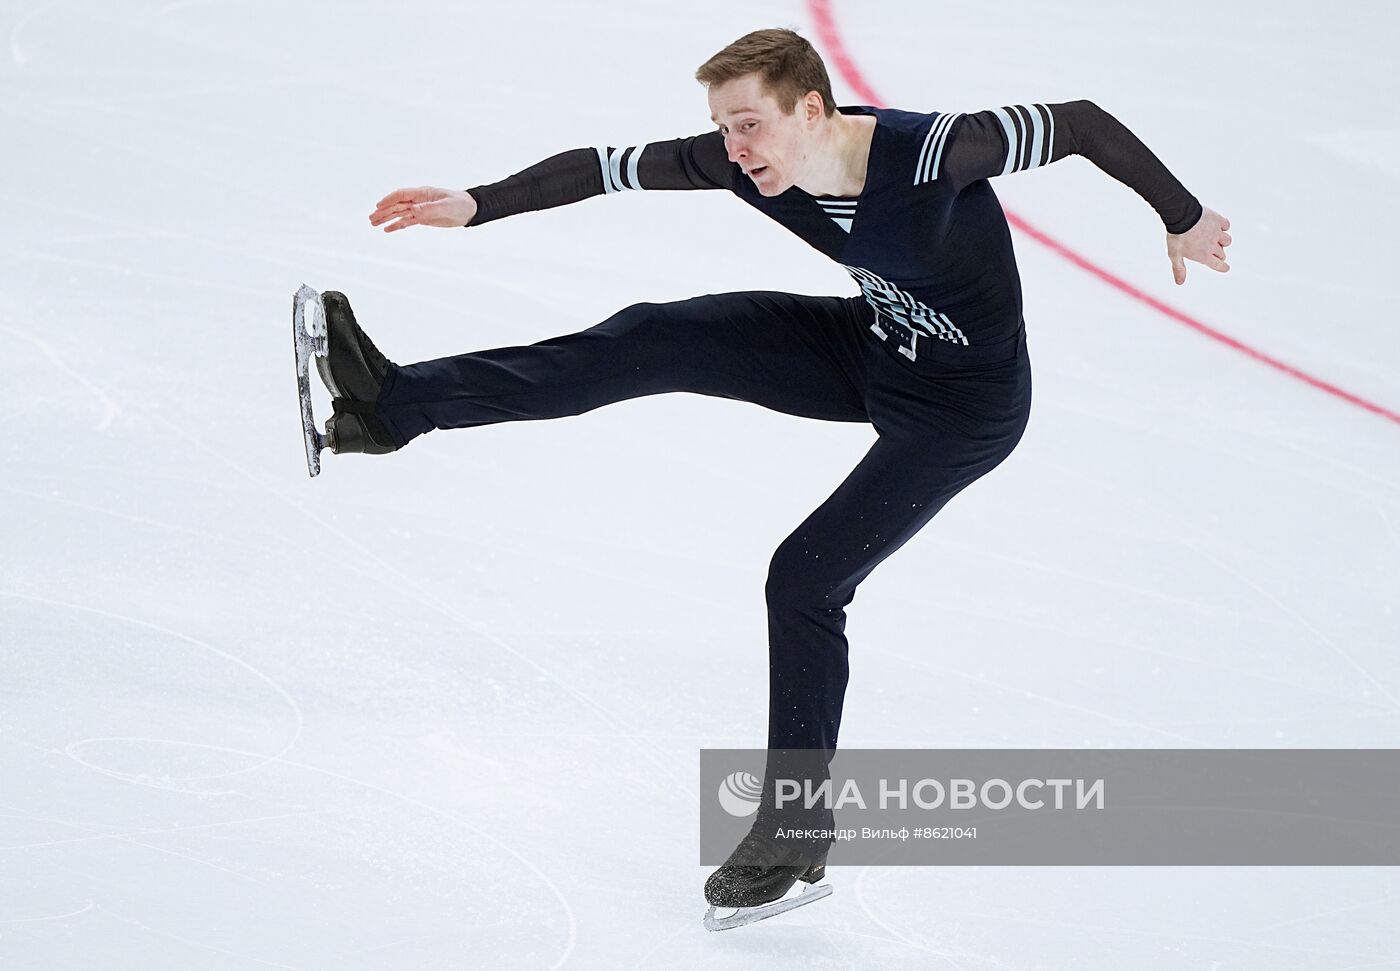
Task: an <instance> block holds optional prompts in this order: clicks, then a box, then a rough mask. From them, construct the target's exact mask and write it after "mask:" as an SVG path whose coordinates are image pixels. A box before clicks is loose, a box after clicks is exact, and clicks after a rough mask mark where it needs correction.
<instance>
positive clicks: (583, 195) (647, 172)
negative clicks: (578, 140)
mask: <svg viewBox="0 0 1400 971" xmlns="http://www.w3.org/2000/svg"><path fill="white" fill-rule="evenodd" d="M736 171H738V169H737V166H735V165H733V164H732V163H731V162H730V161H729V159H728V157H727V155H726V154H725V150H724V139H723V137H722V136H720V134H719V133H718V132H713V131H712V132H705V133H704V134H701V135H693V136H691V137H689V138H677V139H673V140H671V141H665V142H651V143H649V144H647V145H640V146H632V147H630V148H621V149H619V148H612V147H611V146H609V147H606V148H575V149H571V150H569V151H567V152H560V153H559V154H558V155H552V156H550V157H549V158H547V159H545V160H544V161H542V162H537V163H536V164H534V165H532V166H530V167H529V168H527V169H524V170H522V171H520V172H517V173H516V174H515V175H512V176H510V177H509V178H507V179H502V180H501V181H500V182H493V183H491V184H490V185H480V186H476V187H475V188H472V189H468V190H467V191H468V192H470V193H471V194H472V197H473V198H474V199H476V203H477V215H476V218H475V219H473V220H472V222H471V224H470V225H472V226H478V225H480V224H482V223H487V222H491V221H492V220H494V219H501V218H504V217H506V216H513V215H515V214H517V213H522V212H534V211H536V210H539V209H552V208H554V207H555V206H564V205H568V204H569V203H572V202H579V201H581V200H583V199H587V198H590V197H591V196H599V195H604V194H606V193H610V192H621V191H624V190H628V189H728V188H731V187H732V185H733V180H734V175H735V172H736Z"/></svg>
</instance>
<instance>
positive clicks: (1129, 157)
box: [941, 101, 1202, 233]
mask: <svg viewBox="0 0 1400 971" xmlns="http://www.w3.org/2000/svg"><path fill="white" fill-rule="evenodd" d="M1069 155H1082V156H1084V157H1085V158H1087V159H1088V160H1089V161H1091V162H1093V163H1094V164H1095V165H1097V166H1098V167H1099V168H1100V169H1102V170H1103V171H1104V172H1106V173H1108V174H1109V175H1111V176H1113V178H1115V179H1117V180H1118V181H1119V182H1122V183H1123V184H1124V185H1126V186H1128V187H1129V188H1131V189H1132V190H1133V191H1134V192H1136V193H1137V194H1138V195H1140V196H1142V197H1143V199H1145V200H1147V203H1148V204H1149V205H1150V206H1152V208H1153V209H1155V210H1156V211H1157V214H1158V215H1159V216H1160V217H1161V218H1162V222H1163V224H1164V225H1165V226H1166V228H1167V232H1169V233H1184V232H1186V231H1187V230H1188V229H1190V228H1191V227H1192V226H1194V225H1195V224H1196V221H1197V220H1199V219H1200V218H1201V212H1202V209H1201V204H1200V202H1198V201H1197V200H1196V197H1195V196H1193V195H1192V194H1191V193H1190V192H1187V191H1186V187H1185V186H1183V185H1182V184H1181V183H1180V182H1179V181H1177V179H1176V177H1175V176H1174V175H1172V174H1171V172H1169V171H1168V170H1167V167H1166V166H1165V165H1163V164H1162V162H1161V161H1160V160H1159V159H1158V158H1157V156H1156V155H1153V154H1152V152H1151V150H1149V149H1148V147H1147V146H1146V145H1144V144H1143V143H1142V142H1141V141H1140V140H1139V139H1138V137H1137V136H1136V135H1134V134H1133V133H1132V132H1130V131H1129V130H1128V129H1127V128H1125V127H1124V126H1123V124H1122V123H1121V122H1119V121H1118V119H1116V118H1114V117H1113V116H1112V115H1110V114H1109V113H1108V112H1107V111H1104V110H1103V109H1102V108H1100V107H1099V106H1098V105H1096V104H1094V103H1093V102H1092V101H1070V102H1066V103H1064V104H1052V105H1013V106H1009V107H1005V108H997V109H993V110H990V111H979V112H977V113H976V114H970V115H964V116H961V117H960V118H959V119H958V120H956V121H954V122H953V123H952V125H951V126H950V130H949V135H948V145H947V155H946V157H945V158H944V159H942V160H941V162H942V166H941V168H942V171H943V173H945V174H946V175H947V177H949V178H951V179H952V180H953V181H954V182H955V183H956V184H957V185H959V186H962V185H966V184H967V183H969V182H972V181H974V180H976V179H986V178H991V177H993V176H997V175H1006V174H1009V173H1011V172H1021V171H1024V170H1025V169H1030V168H1036V167H1037V166H1040V165H1046V164H1049V163H1050V162H1058V161H1059V160H1060V159H1062V158H1065V157H1067V156H1069Z"/></svg>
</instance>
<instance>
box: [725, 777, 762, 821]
mask: <svg viewBox="0 0 1400 971" xmlns="http://www.w3.org/2000/svg"><path fill="white" fill-rule="evenodd" d="M762 791H763V783H762V782H760V781H759V780H758V777H757V776H755V775H754V774H753V773H752V772H731V773H729V774H728V775H727V776H725V777H724V779H723V780H722V781H721V782H720V784H719V792H718V793H717V795H718V796H719V804H720V805H721V806H722V807H723V808H724V811H725V812H727V813H729V815H731V816H738V817H739V818H741V819H742V818H743V817H745V816H752V815H753V814H754V813H756V812H758V802H759V797H760V794H761V793H762Z"/></svg>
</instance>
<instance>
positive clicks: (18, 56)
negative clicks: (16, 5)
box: [10, 0, 58, 67]
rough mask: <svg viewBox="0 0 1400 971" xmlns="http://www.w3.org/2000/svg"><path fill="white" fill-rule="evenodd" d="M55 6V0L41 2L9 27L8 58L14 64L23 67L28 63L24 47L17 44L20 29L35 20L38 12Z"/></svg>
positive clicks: (40, 12)
mask: <svg viewBox="0 0 1400 971" xmlns="http://www.w3.org/2000/svg"><path fill="white" fill-rule="evenodd" d="M56 6H58V3H57V2H55V0H49V2H47V3H41V4H39V5H38V6H37V7H34V8H33V9H31V10H30V11H29V12H28V13H26V14H24V15H23V16H21V17H20V18H19V19H18V20H16V21H15V23H14V26H13V27H11V28H10V60H11V61H12V62H13V63H14V64H15V65H17V66H19V67H23V66H24V65H26V64H28V63H29V55H27V54H25V53H24V48H22V47H20V46H19V35H20V31H21V30H23V29H24V28H25V27H28V26H29V25H30V24H31V23H33V22H34V21H35V20H37V19H38V18H39V15H40V14H42V13H44V12H45V11H46V10H49V9H51V8H53V7H56Z"/></svg>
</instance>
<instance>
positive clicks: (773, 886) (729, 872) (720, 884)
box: [705, 812, 834, 931]
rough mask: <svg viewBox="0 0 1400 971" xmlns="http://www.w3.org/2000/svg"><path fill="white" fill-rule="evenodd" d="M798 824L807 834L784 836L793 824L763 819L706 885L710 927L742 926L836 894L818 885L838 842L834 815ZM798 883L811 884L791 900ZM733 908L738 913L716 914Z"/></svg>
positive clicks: (706, 918)
mask: <svg viewBox="0 0 1400 971" xmlns="http://www.w3.org/2000/svg"><path fill="white" fill-rule="evenodd" d="M798 825H799V828H800V830H802V831H805V832H804V834H803V835H800V836H797V837H791V836H779V835H778V834H779V832H780V830H782V831H790V829H791V828H792V826H793V823H792V822H791V821H784V822H779V821H778V820H776V819H772V818H765V817H762V816H760V818H759V819H758V821H756V822H755V823H754V826H753V829H751V830H749V835H747V836H745V837H744V839H743V840H742V841H741V842H740V843H739V846H738V847H737V848H736V849H735V850H734V852H733V853H731V854H730V855H729V859H727V860H725V861H724V865H723V866H721V867H720V868H719V869H718V870H716V871H715V872H714V873H712V874H710V878H709V879H708V880H706V881H705V900H706V901H707V902H708V903H709V904H710V910H709V912H708V913H707V914H706V915H705V927H706V928H708V929H709V930H712V931H715V930H728V929H729V928H731V927H741V926H743V925H744V924H751V923H753V922H754V921H756V920H763V919H764V918H765V917H771V916H773V915H774V914H780V913H783V912H784V911H787V910H792V909H793V908H794V907H800V906H802V905H803V904H808V903H811V902H812V901H814V900H819V899H821V898H822V897H825V896H827V895H828V894H830V893H831V887H830V886H829V885H826V884H822V885H821V886H820V887H817V886H815V885H816V884H819V883H821V881H822V880H823V879H824V878H825V876H826V857H827V853H828V852H829V851H830V849H831V844H832V842H833V840H834V837H833V836H832V835H831V831H832V827H833V825H834V824H833V823H832V817H831V814H830V812H827V813H824V814H820V815H819V816H818V817H817V819H816V821H815V823H813V821H812V820H811V818H810V817H809V818H808V820H807V821H806V822H805V823H802V824H798ZM798 881H801V882H802V883H805V884H809V886H808V887H805V888H804V889H803V891H802V893H801V894H800V895H797V896H787V894H788V891H789V890H791V889H792V888H793V886H794V885H795V884H797V882H798ZM729 908H734V909H736V910H737V913H734V914H732V915H730V916H727V917H720V916H718V915H717V911H718V910H719V909H729Z"/></svg>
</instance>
